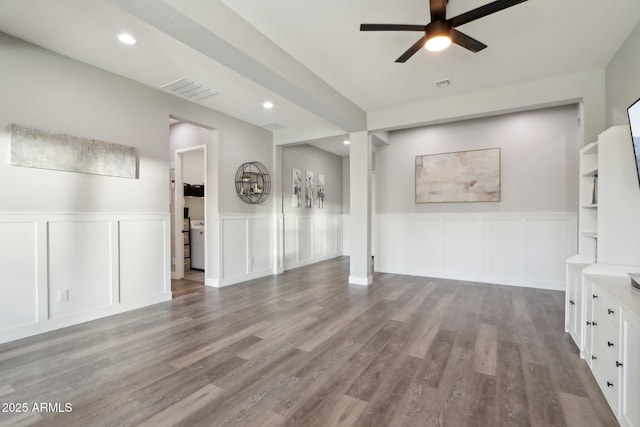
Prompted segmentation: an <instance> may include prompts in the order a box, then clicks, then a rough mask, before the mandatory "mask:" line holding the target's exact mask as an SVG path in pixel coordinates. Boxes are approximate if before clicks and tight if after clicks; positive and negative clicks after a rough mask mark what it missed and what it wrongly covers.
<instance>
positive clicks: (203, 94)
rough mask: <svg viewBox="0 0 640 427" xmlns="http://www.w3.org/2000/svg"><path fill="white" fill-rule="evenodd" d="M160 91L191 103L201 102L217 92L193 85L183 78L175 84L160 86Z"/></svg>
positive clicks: (196, 84) (199, 85)
mask: <svg viewBox="0 0 640 427" xmlns="http://www.w3.org/2000/svg"><path fill="white" fill-rule="evenodd" d="M162 89H164V90H166V91H167V92H170V93H172V94H174V95H178V96H181V97H183V98H187V99H190V100H192V101H202V100H203V99H206V98H209V97H210V96H213V95H217V94H218V92H216V91H214V90H211V89H209V88H208V87H205V86H202V85H201V84H198V83H194V82H193V81H192V80H188V79H186V78H184V77H183V78H181V79H180V80H176V81H175V82H171V83H167V84H166V85H164V86H162Z"/></svg>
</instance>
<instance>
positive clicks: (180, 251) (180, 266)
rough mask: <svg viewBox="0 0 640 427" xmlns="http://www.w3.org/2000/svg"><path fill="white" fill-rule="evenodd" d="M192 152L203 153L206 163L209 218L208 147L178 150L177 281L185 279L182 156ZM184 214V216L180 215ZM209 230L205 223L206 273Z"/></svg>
mask: <svg viewBox="0 0 640 427" xmlns="http://www.w3.org/2000/svg"><path fill="white" fill-rule="evenodd" d="M190 151H202V152H203V158H204V159H203V161H204V191H205V198H204V218H205V221H206V219H207V218H208V217H207V189H208V188H209V187H208V186H207V170H208V169H207V146H206V145H196V146H193V147H188V148H181V149H179V150H176V152H175V178H174V179H175V200H174V206H175V214H174V221H175V222H174V231H175V233H174V236H173V243H174V253H175V263H176V264H175V265H176V271H175V278H176V279H183V278H184V239H183V237H182V225H183V223H184V221H183V217H184V213H183V212H184V179H183V177H182V155H183V154H184V153H187V152H190ZM180 214H182V215H180ZM208 230H209V226H208V225H207V223H206V222H205V228H204V271H205V273H206V272H207V271H208V268H209V267H208V265H207V261H208V259H207V247H208V246H207V235H208V234H209V232H208Z"/></svg>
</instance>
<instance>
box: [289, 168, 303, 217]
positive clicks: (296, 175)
mask: <svg viewBox="0 0 640 427" xmlns="http://www.w3.org/2000/svg"><path fill="white" fill-rule="evenodd" d="M291 179H292V185H293V186H292V189H291V207H293V208H299V207H300V206H302V172H301V171H300V169H296V168H293V173H292V177H291Z"/></svg>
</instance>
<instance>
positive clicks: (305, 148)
mask: <svg viewBox="0 0 640 427" xmlns="http://www.w3.org/2000/svg"><path fill="white" fill-rule="evenodd" d="M293 168H296V169H300V171H301V172H302V178H303V179H304V174H305V171H307V170H309V171H312V172H313V173H314V181H315V184H316V185H317V183H318V175H319V174H322V175H324V179H325V188H326V196H325V199H324V208H323V209H319V208H318V207H317V203H315V201H314V206H313V207H312V208H304V207H299V208H294V207H292V205H291V188H292V170H293ZM282 171H283V172H282V173H283V177H284V180H283V182H282V194H283V195H284V198H285V199H284V203H283V212H284V213H285V214H306V215H308V214H334V213H342V200H343V197H342V191H343V179H342V157H340V156H337V155H335V154H332V153H329V152H328V151H324V150H321V149H320V148H317V147H314V146H312V145H307V144H302V145H294V146H288V147H283V148H282ZM303 206H304V205H303Z"/></svg>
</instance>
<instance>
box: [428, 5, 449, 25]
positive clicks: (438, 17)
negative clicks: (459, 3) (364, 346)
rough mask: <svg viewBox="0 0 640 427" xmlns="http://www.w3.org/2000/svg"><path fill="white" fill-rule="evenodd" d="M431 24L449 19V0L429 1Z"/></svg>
mask: <svg viewBox="0 0 640 427" xmlns="http://www.w3.org/2000/svg"><path fill="white" fill-rule="evenodd" d="M429 10H430V11H431V22H434V21H444V20H445V19H447V0H429Z"/></svg>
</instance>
